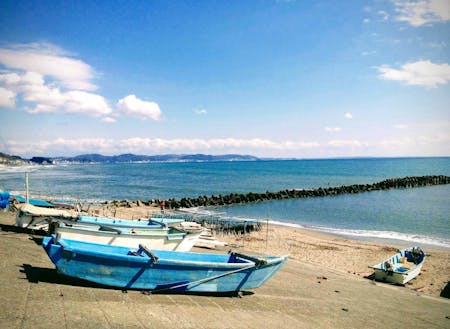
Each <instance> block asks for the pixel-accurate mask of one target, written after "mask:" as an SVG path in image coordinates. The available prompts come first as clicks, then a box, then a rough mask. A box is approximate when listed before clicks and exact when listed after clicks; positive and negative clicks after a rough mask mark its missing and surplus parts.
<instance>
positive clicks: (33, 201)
mask: <svg viewBox="0 0 450 329" xmlns="http://www.w3.org/2000/svg"><path fill="white" fill-rule="evenodd" d="M12 197H14V198H15V199H16V200H17V201H19V202H20V203H25V201H26V199H25V198H24V197H23V196H21V195H12ZM28 203H29V204H32V205H33V206H38V207H47V208H53V207H54V205H52V204H51V203H49V202H47V201H44V200H40V199H28Z"/></svg>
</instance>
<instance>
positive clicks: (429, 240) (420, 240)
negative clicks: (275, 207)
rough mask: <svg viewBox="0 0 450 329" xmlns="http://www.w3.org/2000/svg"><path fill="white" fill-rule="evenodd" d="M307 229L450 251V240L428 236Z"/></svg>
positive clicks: (321, 228) (387, 232)
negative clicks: (423, 245)
mask: <svg viewBox="0 0 450 329" xmlns="http://www.w3.org/2000/svg"><path fill="white" fill-rule="evenodd" d="M308 228H310V229H313V230H316V231H321V232H324V233H332V234H337V235H342V236H350V237H360V238H375V239H380V240H395V241H405V242H413V243H417V244H425V245H430V246H437V247H442V248H449V249H450V240H448V239H444V238H439V237H434V236H428V235H420V234H410V233H401V232H395V231H377V230H351V229H340V228H331V227H323V226H311V227H308Z"/></svg>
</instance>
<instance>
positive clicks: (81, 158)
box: [50, 153, 260, 163]
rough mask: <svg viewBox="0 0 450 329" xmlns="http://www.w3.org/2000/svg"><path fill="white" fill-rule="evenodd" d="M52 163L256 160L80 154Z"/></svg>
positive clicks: (227, 156)
mask: <svg viewBox="0 0 450 329" xmlns="http://www.w3.org/2000/svg"><path fill="white" fill-rule="evenodd" d="M50 160H52V161H53V163H63V162H64V163H130V162H214V161H216V162H217V161H258V160H260V159H259V158H257V157H254V156H251V155H240V154H224V155H209V154H163V155H136V154H130V153H128V154H120V155H112V156H107V155H101V154H82V155H77V156H74V157H55V158H50Z"/></svg>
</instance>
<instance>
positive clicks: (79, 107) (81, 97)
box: [64, 90, 112, 116]
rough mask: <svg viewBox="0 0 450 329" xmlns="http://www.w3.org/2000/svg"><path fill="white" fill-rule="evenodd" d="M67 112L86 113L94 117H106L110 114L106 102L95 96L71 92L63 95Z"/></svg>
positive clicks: (82, 92) (75, 91)
mask: <svg viewBox="0 0 450 329" xmlns="http://www.w3.org/2000/svg"><path fill="white" fill-rule="evenodd" d="M65 97H66V103H65V104H64V106H65V109H66V111H67V112H77V113H86V114H89V115H94V116H101V115H108V114H110V113H111V112H112V110H111V109H110V108H109V106H108V103H107V102H106V100H105V99H104V98H103V97H102V96H100V95H96V94H92V93H87V92H84V91H78V90H73V91H69V92H67V93H65Z"/></svg>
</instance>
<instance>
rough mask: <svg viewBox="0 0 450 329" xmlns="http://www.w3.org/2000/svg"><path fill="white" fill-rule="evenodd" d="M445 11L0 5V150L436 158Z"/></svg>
mask: <svg viewBox="0 0 450 329" xmlns="http://www.w3.org/2000/svg"><path fill="white" fill-rule="evenodd" d="M449 20H450V1H449V0H421V1H396V0H392V1H391V0H386V1H383V0H374V1H339V2H337V1H300V0H298V1H295V0H291V1H277V0H271V1H269V0H267V1H263V0H261V1H98V2H96V1H73V2H72V1H64V2H56V1H48V2H46V1H39V2H36V1H30V2H28V1H2V2H1V3H0V21H1V24H0V122H1V125H0V127H1V128H0V151H2V152H6V153H9V154H17V155H21V156H25V157H29V156H37V155H47V156H57V155H76V154H81V153H102V154H108V155H112V154H120V153H128V152H131V153H135V154H165V153H208V154H225V153H241V154H253V155H257V156H264V157H297V158H326V157H348V156H442V155H444V156H449V155H450V146H449V145H450V86H449V81H450V65H449V62H450V51H449V47H450V45H449V43H450V22H449Z"/></svg>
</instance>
